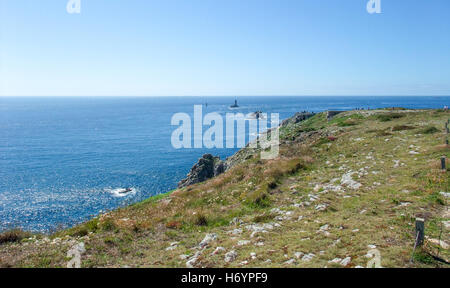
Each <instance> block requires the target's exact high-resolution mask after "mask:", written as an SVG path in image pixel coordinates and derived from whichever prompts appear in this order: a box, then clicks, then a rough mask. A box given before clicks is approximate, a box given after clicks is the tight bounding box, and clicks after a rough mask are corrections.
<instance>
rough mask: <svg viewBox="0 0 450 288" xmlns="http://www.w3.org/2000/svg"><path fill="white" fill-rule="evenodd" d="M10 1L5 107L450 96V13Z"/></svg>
mask: <svg viewBox="0 0 450 288" xmlns="http://www.w3.org/2000/svg"><path fill="white" fill-rule="evenodd" d="M367 1H368V0H339V1H338V0H81V13H80V14H68V13H67V11H66V4H67V2H68V0H0V9H1V12H0V32H1V34H0V95H1V96H13V95H26V96H68V95H69V96H97V95H105V96H107V95H110V96H115V95H117V96H127V95H132V96H166V95H199V96H205V95H450V1H449V0H426V1H425V0H381V6H382V13H381V14H369V13H367V11H366V3H367Z"/></svg>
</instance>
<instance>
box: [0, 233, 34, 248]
mask: <svg viewBox="0 0 450 288" xmlns="http://www.w3.org/2000/svg"><path fill="white" fill-rule="evenodd" d="M28 237H31V233H29V232H25V231H23V230H21V229H12V230H9V231H5V232H3V233H0V244H4V243H14V242H20V241H22V240H23V239H25V238H28Z"/></svg>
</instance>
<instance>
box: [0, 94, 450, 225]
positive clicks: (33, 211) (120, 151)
mask: <svg viewBox="0 0 450 288" xmlns="http://www.w3.org/2000/svg"><path fill="white" fill-rule="evenodd" d="M235 100H237V101H238V105H239V107H238V108H235V109H231V108H230V105H232V104H233V103H234V101H235ZM194 105H202V109H203V113H204V114H206V113H210V112H217V113H219V114H220V115H225V113H244V114H247V113H251V112H255V111H262V112H266V113H279V115H280V119H285V118H288V117H290V116H292V115H294V114H295V113H296V112H299V111H310V112H321V111H325V110H350V109H375V108H383V107H405V108H443V107H444V106H446V105H447V106H448V105H450V97H448V96H442V97H431V96H430V97H426V96H424V97H419V96H414V97H355V96H352V97H337V96H335V97H325V96H320V97H295V96H292V97H269V96H265V97H256V96H252V97H0V231H3V230H7V229H12V228H22V229H24V230H28V231H34V232H42V233H49V232H54V231H56V230H58V229H63V228H66V227H70V226H73V225H76V224H77V223H80V222H83V221H86V220H87V219H89V218H90V217H92V216H95V215H98V214H100V213H104V212H107V211H110V210H113V209H116V208H118V207H122V206H125V205H129V204H132V203H136V202H138V201H142V200H144V199H146V198H148V197H151V196H153V195H157V194H160V193H165V192H168V191H170V190H172V189H174V188H176V187H177V183H178V182H179V181H180V180H181V179H183V178H184V177H185V176H186V174H187V173H188V172H189V170H190V168H191V167H192V165H193V164H195V163H196V162H197V160H198V159H199V158H200V157H201V156H202V155H203V154H205V153H211V154H213V155H218V156H220V157H221V158H222V159H224V158H226V157H228V156H231V155H232V154H234V153H235V152H236V151H237V150H238V148H236V147H234V148H220V149H219V148H211V149H208V148H182V149H176V148H174V147H173V145H172V142H171V137H172V133H173V131H174V130H175V129H177V128H178V126H177V125H171V119H172V117H173V116H174V114H176V113H187V114H188V115H190V116H191V117H192V119H193V113H194ZM207 128H208V127H206V126H205V127H204V129H205V130H206V129H207ZM246 139H247V141H248V139H249V138H248V137H247V138H246ZM126 188H129V189H128V190H124V189H126ZM124 191H126V192H124Z"/></svg>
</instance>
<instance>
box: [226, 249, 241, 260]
mask: <svg viewBox="0 0 450 288" xmlns="http://www.w3.org/2000/svg"><path fill="white" fill-rule="evenodd" d="M237 256H238V255H237V253H236V251H234V250H233V251H230V252H228V253H227V254H225V262H227V263H230V262H233V261H234V260H235V259H236V258H237Z"/></svg>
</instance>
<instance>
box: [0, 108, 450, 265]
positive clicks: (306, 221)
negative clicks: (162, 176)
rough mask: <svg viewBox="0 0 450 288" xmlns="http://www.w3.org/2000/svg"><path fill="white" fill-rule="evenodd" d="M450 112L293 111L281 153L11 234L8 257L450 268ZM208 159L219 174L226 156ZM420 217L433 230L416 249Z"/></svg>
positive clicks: (251, 157) (244, 156) (243, 154)
mask: <svg viewBox="0 0 450 288" xmlns="http://www.w3.org/2000/svg"><path fill="white" fill-rule="evenodd" d="M449 116H450V114H449V113H448V112H446V111H439V110H428V111H419V110H404V109H398V110H371V111H364V110H363V111H350V112H345V113H341V114H339V115H336V116H335V117H334V118H332V119H330V120H329V121H328V120H327V117H326V114H325V113H319V114H316V115H314V116H313V117H311V118H309V119H307V120H304V121H288V122H287V124H285V125H283V126H282V127H281V128H280V138H281V146H280V157H279V158H277V159H275V160H261V159H260V158H259V153H258V151H254V150H251V149H245V150H242V151H240V152H238V153H237V154H236V155H235V156H234V157H233V158H232V160H233V165H232V167H231V168H230V169H228V170H227V171H226V172H225V173H222V174H220V173H218V174H216V177H213V178H212V179H209V180H207V181H205V182H202V183H197V184H194V185H190V186H187V187H183V188H180V189H177V190H175V191H172V192H170V193H167V194H164V195H159V196H157V197H153V198H150V199H148V200H146V201H144V202H142V203H138V204H135V205H132V206H130V207H127V208H123V209H118V210H116V211H113V212H110V213H107V214H104V215H100V216H98V217H96V218H94V219H92V220H91V221H89V222H87V223H84V224H82V225H79V226H77V227H74V228H72V229H69V230H65V231H60V232H58V233H55V234H53V235H50V236H49V235H47V236H46V235H34V236H31V237H30V236H27V237H25V238H23V237H20V238H23V239H19V238H18V239H16V241H3V242H4V243H3V244H0V266H3V267H10V266H13V267H17V266H19V267H66V265H67V262H68V261H69V260H71V259H72V258H71V257H72V256H73V255H68V254H67V252H68V251H69V250H70V249H71V248H72V247H74V246H75V245H78V244H79V243H83V244H84V247H83V249H81V251H80V255H81V263H80V264H81V266H82V267H366V266H367V265H368V262H369V263H372V264H373V263H375V265H379V266H382V267H436V266H439V267H448V265H447V264H445V263H443V262H442V261H447V262H448V261H449V260H450V259H449V257H450V252H449V244H450V233H449V229H450V227H449V226H450V221H449V220H450V214H449V209H448V199H449V196H450V194H449V191H450V189H449V188H450V180H449V178H450V177H449V169H448V168H447V170H445V171H443V170H442V169H441V166H440V159H441V156H443V155H445V156H446V157H447V158H448V157H449V156H450V155H449V154H450V153H449V151H450V149H449V146H448V145H445V139H446V136H447V135H446V133H445V128H444V127H445V126H444V125H445V123H446V122H447V121H448V118H449ZM301 120H303V119H301ZM206 158H207V159H205V160H206V162H208V161H209V162H208V163H203V162H202V163H203V164H204V165H206V166H208V167H209V166H211V165H212V167H213V170H212V171H213V172H212V173H213V174H214V163H218V162H217V159H215V158H214V157H212V158H211V157H209V156H208V157H206ZM210 158H211V159H210ZM237 159H239V160H237ZM211 161H212V162H211ZM203 164H202V165H203ZM210 164H211V165H210ZM448 166H449V163H448V160H447V167H448ZM194 168H195V167H194ZM194 168H193V169H194ZM198 168H199V167H198V166H197V167H196V168H195V169H198ZM209 168H211V167H209ZM209 168H208V169H209ZM195 169H194V170H195ZM194 170H193V171H194ZM208 171H210V169H209V170H208ZM191 172H192V171H191ZM202 173H203V172H202ZM208 173H210V172H208ZM219 174H220V175H219ZM208 175H209V174H208ZM188 178H189V177H188ZM191 178H192V177H191ZM207 178H210V177H207ZM203 180H204V179H203ZM197 182H198V181H197ZM190 184H191V183H190ZM182 186H184V185H182ZM417 217H420V218H424V219H425V234H426V240H425V244H424V246H423V247H419V248H418V249H416V251H415V253H414V255H413V247H414V242H415V232H414V231H415V228H414V227H415V223H414V222H415V219H416V218H417ZM1 239H2V238H1V237H0V240H1ZM0 242H1V241H0ZM433 256H436V257H437V258H439V259H442V260H441V261H438V260H436V258H433ZM377 259H379V260H380V261H379V263H377V262H378V261H377ZM411 260H412V261H411Z"/></svg>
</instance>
